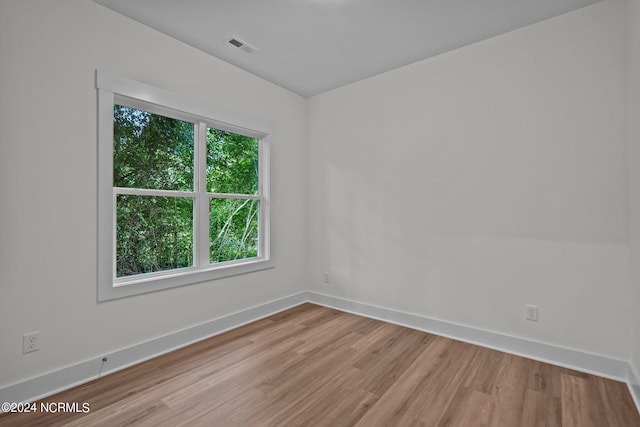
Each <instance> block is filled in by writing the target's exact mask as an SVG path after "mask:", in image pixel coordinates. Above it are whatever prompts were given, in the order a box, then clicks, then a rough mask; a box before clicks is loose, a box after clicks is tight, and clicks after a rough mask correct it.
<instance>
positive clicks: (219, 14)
mask: <svg viewBox="0 0 640 427" xmlns="http://www.w3.org/2000/svg"><path fill="white" fill-rule="evenodd" d="M94 1H96V2H97V3H99V4H102V5H104V6H106V7H108V8H110V9H113V10H115V11H116V12H119V13H121V14H123V15H125V16H128V17H130V18H132V19H134V20H136V21H139V22H141V23H143V24H146V25H148V26H149V27H152V28H155V29H156V30H158V31H161V32H163V33H165V34H168V35H169V36H172V37H174V38H176V39H178V40H181V41H183V42H185V43H187V44H190V45H192V46H194V47H196V48H198V49H201V50H203V51H204V52H207V53H209V54H211V55H213V56H215V57H217V58H220V59H222V60H224V61H227V62H229V63H231V64H234V65H236V66H238V67H240V68H242V69H244V70H246V71H248V72H250V73H253V74H255V75H257V76H260V77H262V78H264V79H266V80H268V81H271V82H273V83H275V84H278V85H280V86H282V87H285V88H287V89H289V90H291V91H293V92H295V93H298V94H300V95H302V96H305V97H308V96H312V95H315V94H318V93H321V92H325V91H327V90H330V89H333V88H336V87H339V86H342V85H345V84H348V83H352V82H354V81H358V80H361V79H364V78H366V77H370V76H373V75H376V74H380V73H382V72H385V71H389V70H392V69H394V68H398V67H401V66H403V65H407V64H411V63H413V62H416V61H419V60H422V59H425V58H429V57H431V56H434V55H438V54H441V53H443V52H447V51H450V50H453V49H456V48H459V47H462V46H465V45H468V44H471V43H475V42H477V41H480V40H484V39H487V38H489V37H493V36H496V35H498V34H502V33H505V32H507V31H511V30H514V29H516V28H520V27H523V26H525V25H529V24H532V23H534V22H538V21H541V20H544V19H547V18H551V17H553V16H556V15H560V14H562V13H566V12H569V11H571V10H575V9H578V8H580V7H583V6H587V5H590V4H593V3H596V2H598V1H600V0H94ZM231 36H236V37H238V38H240V39H242V40H244V41H246V42H247V43H249V44H251V45H253V46H255V47H256V48H258V51H256V52H254V53H251V54H247V53H245V52H243V51H242V50H240V49H238V48H236V47H234V46H232V45H231V44H229V43H228V39H229V38H230V37H231Z"/></svg>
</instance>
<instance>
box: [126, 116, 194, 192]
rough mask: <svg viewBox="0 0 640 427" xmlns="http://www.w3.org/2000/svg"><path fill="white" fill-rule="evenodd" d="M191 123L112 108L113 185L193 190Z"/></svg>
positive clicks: (192, 126)
mask: <svg viewBox="0 0 640 427" xmlns="http://www.w3.org/2000/svg"><path fill="white" fill-rule="evenodd" d="M193 128H194V125H193V123H189V122H184V121H182V120H177V119H171V118H169V117H164V116H161V115H159V114H152V113H149V112H146V111H141V110H136V109H135V108H130V107H124V106H122V105H114V107H113V185H114V187H126V188H148V189H154V190H183V191H191V190H193V134H194V131H193Z"/></svg>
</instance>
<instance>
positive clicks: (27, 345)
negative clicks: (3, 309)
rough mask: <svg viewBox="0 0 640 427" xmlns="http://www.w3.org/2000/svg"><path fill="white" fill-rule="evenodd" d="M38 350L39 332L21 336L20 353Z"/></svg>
mask: <svg viewBox="0 0 640 427" xmlns="http://www.w3.org/2000/svg"><path fill="white" fill-rule="evenodd" d="M38 350H40V331H37V332H30V333H28V334H24V335H23V336H22V353H31V352H32V351H38Z"/></svg>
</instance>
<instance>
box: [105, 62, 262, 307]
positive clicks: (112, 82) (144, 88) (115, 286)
mask: <svg viewBox="0 0 640 427" xmlns="http://www.w3.org/2000/svg"><path fill="white" fill-rule="evenodd" d="M96 89H97V91H98V235H97V238H98V251H97V252H98V253H97V274H98V277H97V282H98V286H97V288H98V301H107V300H111V299H116V298H122V297H127V296H132V295H138V294H142V293H147V292H153V291H158V290H162V289H168V288H173V287H177V286H184V285H189V284H193V283H198V282H204V281H209V280H215V279H220V278H223V277H229V276H234V275H237V274H245V273H250V272H254V271H258V270H264V269H268V268H273V267H274V262H273V254H272V253H271V245H270V241H271V236H270V223H271V221H270V204H271V201H270V192H269V190H270V185H269V184H270V183H269V175H270V171H269V169H270V156H269V154H270V145H271V141H272V138H273V133H274V132H273V125H272V123H271V122H270V121H268V120H265V119H262V118H258V117H254V116H251V115H249V114H245V113H238V112H234V111H230V110H228V109H225V108H220V107H214V106H211V105H209V104H207V103H206V102H203V101H199V100H196V99H192V98H190V97H187V96H185V95H181V94H177V93H174V92H169V91H167V90H164V89H160V88H157V87H154V86H150V85H147V84H144V83H140V82H137V81H135V80H131V79H128V78H126V77H122V76H119V75H117V74H113V73H111V72H109V71H105V70H96ZM123 98H126V99H127V104H129V105H132V106H133V105H135V103H136V102H141V103H140V105H141V107H142V108H141V109H145V106H147V105H148V104H152V105H153V106H154V109H155V110H156V112H157V111H162V110H163V109H164V110H167V111H171V115H172V116H174V117H175V116H176V115H178V116H179V115H181V113H180V112H183V113H184V114H185V117H188V119H189V121H193V120H197V121H200V122H201V125H203V124H206V125H209V126H212V127H215V128H218V129H220V130H225V131H229V132H235V133H240V134H243V135H246V136H251V137H255V138H258V139H260V141H261V143H260V153H259V162H260V164H259V171H260V172H259V173H260V178H259V182H260V189H259V192H258V196H250V195H229V194H224V195H216V196H219V197H236V198H252V199H259V200H260V217H259V221H260V223H259V229H260V235H261V239H260V242H259V243H260V249H259V256H258V257H256V258H249V259H243V260H235V261H228V262H223V263H218V264H209V263H208V260H207V263H206V265H205V264H204V263H203V260H195V259H194V264H195V265H196V267H187V268H183V269H176V270H170V271H163V272H156V273H149V274H143V275H137V276H131V277H128V278H118V279H116V278H115V273H114V264H115V260H114V258H115V248H114V242H115V215H114V206H115V202H114V187H113V105H114V102H117V100H118V99H123ZM176 118H179V117H176ZM204 128H205V127H204V126H200V127H199V129H204ZM200 149H201V150H202V147H200ZM205 149H206V148H205ZM194 151H197V150H194ZM194 155H195V156H196V158H198V157H199V158H200V159H206V153H204V157H203V153H196V152H194ZM194 190H195V189H194ZM125 191H126V190H125ZM136 191H140V190H134V192H136ZM143 191H146V190H143ZM150 191H152V192H154V193H156V192H157V193H162V190H150ZM171 193H173V194H176V193H178V192H171ZM185 193H186V194H192V193H194V192H185ZM186 194H185V195H186ZM203 205H204V204H203V203H200V206H201V209H202V206H203ZM194 206H197V204H196V205H194ZM204 209H205V210H206V209H207V208H206V206H204ZM200 215H201V214H200ZM196 217H199V215H197V216H196ZM199 229H201V227H197V226H196V227H195V230H199ZM203 238H204V239H205V240H204V241H206V242H208V241H209V237H208V235H207V236H206V237H205V236H200V238H196V239H195V240H196V242H198V241H200V242H202V241H203V240H202V239H203ZM204 252H205V253H207V254H208V251H204ZM202 253H203V251H200V254H202ZM194 255H195V256H196V257H197V256H198V252H197V251H196V252H195V253H194ZM197 265H201V266H200V267H197Z"/></svg>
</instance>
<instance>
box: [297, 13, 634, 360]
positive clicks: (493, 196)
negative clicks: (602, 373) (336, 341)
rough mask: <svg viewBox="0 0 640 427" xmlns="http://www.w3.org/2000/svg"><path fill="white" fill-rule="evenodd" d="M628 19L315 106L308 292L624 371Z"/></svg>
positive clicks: (443, 59)
mask: <svg viewBox="0 0 640 427" xmlns="http://www.w3.org/2000/svg"><path fill="white" fill-rule="evenodd" d="M625 10H626V7H625V2H622V1H615V0H614V1H605V2H603V3H599V4H596V5H594V6H591V7H588V8H585V9H581V10H578V11H576V12H573V13H569V14H566V15H563V16H560V17H557V18H555V19H551V20H547V21H544V22H541V23H538V24H535V25H532V26H529V27H527V28H523V29H520V30H518V31H514V32H511V33H508V34H505V35H503V36H500V37H496V38H493V39H490V40H486V41H484V42H481V43H477V44H475V45H472V46H469V47H465V48H462V49H459V50H456V51H453V52H450V53H448V54H445V55H441V56H438V57H435V58H432V59H429V60H425V61H422V62H420V63H417V64H413V65H411V66H408V67H404V68H402V69H399V70H395V71H392V72H389V73H386V74H383V75H380V76H377V77H373V78H370V79H367V80H364V81H361V82H358V83H355V84H352V85H349V86H345V87H343V88H339V89H336V90H334V91H331V92H328V93H325V94H321V95H318V96H316V97H313V98H311V99H310V101H309V118H310V119H309V129H308V132H309V159H310V161H309V163H310V171H311V176H310V182H309V185H310V189H309V194H310V200H309V215H310V223H309V230H310V237H309V239H310V242H311V243H312V244H311V251H310V256H311V258H310V267H311V273H312V287H313V290H315V291H319V292H323V293H327V294H331V295H335V296H338V297H343V298H348V299H354V300H358V301H361V302H366V303H370V304H376V305H380V306H384V307H388V308H392V309H396V310H403V311H407V312H412V313H416V314H421V315H426V316H430V317H434V318H437V319H442V320H447V321H450V322H456V323H461V324H466V325H471V326H475V327H478V328H483V329H488V330H492V331H497V332H501V333H505V334H511V335H516V336H520V337H525V338H528V339H532V340H537V341H541V342H545V343H550V344H557V345H560V346H564V347H570V348H575V349H579V350H582V351H587V352H593V353H598V354H602V355H606V356H611V357H617V358H621V359H625V360H628V357H629V352H630V346H629V336H630V335H629V334H630V327H631V326H630V325H631V307H630V301H629V273H628V271H629V269H628V226H627V223H628V211H627V208H628V206H627V163H626V162H627V160H626V154H627V153H626V128H625V127H626V117H625V115H626V96H625V90H626V86H625V85H626V82H625V78H626V53H627V52H626V32H625V31H626V17H625ZM324 271H328V272H330V273H331V275H332V283H330V284H325V283H323V280H322V278H323V276H322V274H323V272H324ZM525 304H536V305H538V306H539V307H540V321H539V322H537V323H533V322H529V321H526V320H524V315H525V309H524V307H525Z"/></svg>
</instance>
